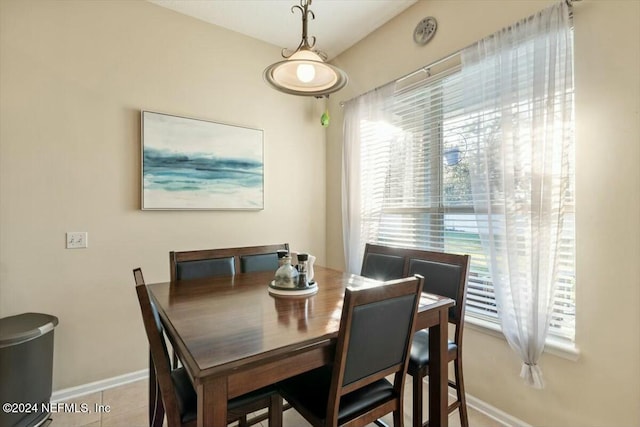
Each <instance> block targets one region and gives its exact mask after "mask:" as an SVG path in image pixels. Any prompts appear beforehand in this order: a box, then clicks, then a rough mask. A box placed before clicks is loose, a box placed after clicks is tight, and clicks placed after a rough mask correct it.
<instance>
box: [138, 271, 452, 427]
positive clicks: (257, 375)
mask: <svg viewBox="0 0 640 427" xmlns="http://www.w3.org/2000/svg"><path fill="white" fill-rule="evenodd" d="M314 273H315V274H314V280H315V282H316V284H317V292H316V293H315V294H313V295H304V296H281V295H272V294H271V293H270V292H269V284H270V282H271V281H272V280H273V277H274V272H273V271H265V272H257V273H239V274H235V275H233V276H218V277H210V278H206V279H192V280H176V281H171V282H165V283H155V284H149V285H148V290H149V295H150V297H151V300H152V301H153V303H154V304H155V307H156V309H157V310H158V314H159V316H160V319H161V321H162V323H163V325H164V329H165V333H166V336H167V338H168V340H169V342H170V343H171V345H172V347H173V349H174V351H175V352H176V353H177V355H178V357H179V359H180V361H181V362H182V364H183V366H184V368H185V369H186V371H187V373H188V375H189V377H190V379H191V381H192V383H193V386H194V389H195V390H196V394H197V425H198V427H222V426H226V424H227V401H228V400H229V399H232V398H234V397H237V396H240V395H242V394H245V393H248V392H250V391H253V390H256V389H259V388H261V387H264V386H267V385H272V384H276V383H277V382H279V381H281V380H284V379H286V378H290V377H292V376H295V375H298V374H301V373H303V372H306V371H309V370H312V369H315V368H318V367H321V366H324V365H329V364H331V363H332V361H333V356H334V352H335V341H336V338H337V336H338V329H339V325H340V316H341V313H342V303H343V299H344V293H345V289H346V288H347V287H351V288H362V287H370V286H379V285H380V284H381V283H382V282H380V281H376V280H373V279H369V278H365V277H362V276H359V275H356V274H350V273H346V272H343V271H339V270H335V269H331V268H326V267H321V266H315V268H314ZM454 304H455V302H454V301H453V300H452V299H450V298H445V297H442V296H438V295H431V294H426V293H423V294H422V295H421V298H420V306H419V309H418V310H419V311H418V316H417V320H416V322H417V325H416V330H419V329H425V328H428V329H429V354H430V361H429V364H430V366H429V373H430V375H429V385H428V387H429V424H430V425H432V426H447V418H448V412H447V334H448V328H447V319H448V310H449V308H450V307H452V306H453V305H454ZM371 334H375V331H371ZM149 360H150V367H149V372H150V393H149V399H150V405H151V403H152V399H153V400H155V398H156V396H155V395H153V396H152V394H154V393H155V390H156V388H155V381H156V379H155V374H154V372H155V368H154V367H153V361H152V359H151V358H149ZM152 391H153V393H152ZM160 402H161V399H160ZM418 404H421V402H420V403H418ZM150 407H151V406H150ZM150 422H151V421H150Z"/></svg>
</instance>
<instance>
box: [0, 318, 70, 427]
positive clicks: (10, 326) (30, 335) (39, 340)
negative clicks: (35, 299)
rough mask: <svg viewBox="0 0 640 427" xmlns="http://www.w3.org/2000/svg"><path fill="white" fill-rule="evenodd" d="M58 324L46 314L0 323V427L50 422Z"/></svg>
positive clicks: (0, 321)
mask: <svg viewBox="0 0 640 427" xmlns="http://www.w3.org/2000/svg"><path fill="white" fill-rule="evenodd" d="M57 324H58V318H57V317H55V316H51V315H48V314H42V313H24V314H18V315H17V316H9V317H4V318H2V319H0V403H1V404H2V409H0V427H26V426H29V427H33V426H38V425H41V424H43V423H45V421H47V419H48V418H49V415H50V412H49V405H50V401H51V382H52V373H53V332H54V331H53V329H54V328H55V327H56V325H57Z"/></svg>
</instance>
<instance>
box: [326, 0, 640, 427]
mask: <svg viewBox="0 0 640 427" xmlns="http://www.w3.org/2000/svg"><path fill="white" fill-rule="evenodd" d="M548 4H550V2H549V1H546V0H545V1H520V0H518V1H516V0H495V1H492V0H485V1H471V0H469V1H451V0H447V1H444V0H440V1H439V0H430V1H419V2H418V4H416V5H414V6H413V7H412V8H410V9H408V10H407V11H406V12H405V13H404V14H402V15H400V16H399V17H397V18H396V19H394V20H393V21H392V22H390V23H389V24H387V25H385V26H384V27H382V28H381V29H379V30H378V31H377V32H376V33H374V34H373V35H371V36H369V37H368V38H366V39H365V40H364V41H362V42H361V43H359V44H357V45H356V46H355V47H353V48H352V49H350V50H349V51H347V52H346V53H344V54H343V55H341V56H340V57H338V58H337V59H336V61H335V63H336V64H338V65H340V66H341V67H344V69H345V70H346V71H347V73H348V74H349V77H350V79H351V81H350V83H349V86H348V88H346V89H345V90H343V91H341V92H339V93H338V94H336V95H334V96H332V97H331V101H330V106H329V107H330V109H331V111H332V112H333V120H334V121H333V123H332V126H331V127H330V128H329V133H328V141H327V257H328V262H329V264H330V265H332V266H336V267H342V266H343V258H342V256H343V250H342V232H341V218H340V207H341V201H340V162H341V149H342V135H341V132H342V112H341V109H340V107H339V106H338V103H339V102H340V101H343V100H347V99H349V98H352V97H354V96H356V95H358V94H360V93H363V92H365V91H367V90H370V89H372V88H374V87H376V86H379V85H381V84H384V83H386V82H388V81H390V80H393V79H395V78H397V77H400V76H402V75H404V74H406V73H408V72H410V71H413V70H415V69H417V68H419V67H421V66H424V65H428V64H429V63H431V62H433V61H435V60H437V59H439V58H442V57H445V56H447V55H448V54H450V53H452V52H454V51H456V50H458V49H461V48H463V47H465V46H467V45H469V44H470V43H472V42H474V41H476V40H478V39H479V38H481V37H483V36H486V35H489V34H491V33H493V32H495V31H497V30H499V29H500V28H502V27H504V26H506V25H508V24H510V23H512V22H515V21H517V20H519V19H521V18H523V17H525V16H528V15H531V14H532V13H533V12H535V11H537V10H539V9H542V8H544V7H545V6H546V5H548ZM574 9H575V88H576V89H575V90H576V128H577V129H576V135H577V136H576V144H577V159H576V160H577V167H576V175H577V177H576V181H577V189H576V191H577V208H576V209H577V236H576V239H577V243H578V249H577V260H576V261H577V320H576V327H577V334H576V344H577V346H578V347H579V349H580V352H581V356H580V359H579V360H578V361H577V362H572V361H568V360H565V359H562V358H559V357H557V356H553V355H549V354H545V355H544V356H543V358H542V361H541V364H542V368H543V371H544V375H545V379H546V381H547V388H546V389H544V390H534V389H532V388H529V387H527V386H525V385H524V384H523V382H522V380H521V379H520V378H519V376H518V375H519V370H520V369H519V361H518V360H517V358H516V356H515V354H514V353H513V352H512V351H511V350H510V349H509V347H508V345H507V344H506V343H505V341H504V340H502V339H498V338H495V337H492V336H490V335H487V334H485V333H482V332H478V331H476V330H472V329H470V328H467V330H466V332H465V334H466V336H465V349H464V360H465V362H464V363H465V378H466V386H467V390H468V392H469V393H470V394H471V395H473V396H476V397H478V398H480V399H482V400H484V401H486V402H488V403H489V404H491V405H494V406H496V407H497V408H499V409H502V410H504V411H506V412H508V413H510V414H512V415H514V416H516V417H518V418H520V419H522V420H524V421H526V422H528V423H530V424H532V425H538V426H638V425H640V405H639V404H638V402H640V368H639V363H638V361H640V333H639V332H638V326H639V325H640V263H638V260H639V259H640V167H639V166H638V162H639V161H640V119H639V116H638V114H639V110H640V77H639V76H640V57H639V55H640V2H638V1H636V0H622V1H589V0H584V1H582V2H580V3H576V6H575V8H574ZM429 15H432V16H435V17H436V18H437V19H438V31H437V33H436V35H435V37H434V39H433V40H432V41H431V42H430V43H429V44H427V45H426V46H424V47H417V46H416V45H414V43H413V41H412V31H413V28H414V26H415V25H416V23H417V22H418V21H419V20H420V19H421V18H423V17H425V16H429Z"/></svg>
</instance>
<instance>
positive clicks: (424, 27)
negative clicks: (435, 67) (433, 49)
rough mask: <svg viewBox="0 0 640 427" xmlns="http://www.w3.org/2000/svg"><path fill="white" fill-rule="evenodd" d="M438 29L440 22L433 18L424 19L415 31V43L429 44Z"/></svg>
mask: <svg viewBox="0 0 640 427" xmlns="http://www.w3.org/2000/svg"><path fill="white" fill-rule="evenodd" d="M437 28H438V22H437V21H436V18H434V17H433V16H428V17H426V18H424V19H422V20H421V21H420V22H418V25H416V29H415V30H414V31H413V41H414V42H416V43H417V44H420V45H424V44H427V43H428V42H429V40H431V39H432V38H433V35H434V34H435V33H436V29H437Z"/></svg>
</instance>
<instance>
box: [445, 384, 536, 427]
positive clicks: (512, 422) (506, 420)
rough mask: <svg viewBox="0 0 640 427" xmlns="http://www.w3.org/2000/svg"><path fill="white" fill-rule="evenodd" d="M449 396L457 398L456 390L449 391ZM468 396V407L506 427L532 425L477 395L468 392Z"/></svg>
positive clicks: (527, 426)
mask: <svg viewBox="0 0 640 427" xmlns="http://www.w3.org/2000/svg"><path fill="white" fill-rule="evenodd" d="M449 396H452V397H453V398H454V399H455V398H456V395H455V392H453V391H450V392H449ZM466 397H467V406H468V407H470V408H473V409H475V410H476V411H478V412H480V413H482V414H483V415H485V416H487V417H489V418H491V419H493V420H495V421H497V422H499V423H500V424H501V425H503V426H505V427H531V425H530V424H527V423H525V422H524V421H522V420H520V419H518V418H516V417H514V416H513V415H510V414H507V413H506V412H504V411H503V410H501V409H498V408H496V407H495V406H493V405H490V404H488V403H487V402H485V401H483V400H480V399H478V398H477V397H474V396H471V395H470V394H469V393H467V394H466Z"/></svg>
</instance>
